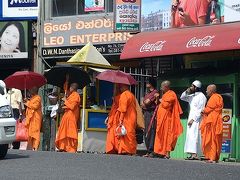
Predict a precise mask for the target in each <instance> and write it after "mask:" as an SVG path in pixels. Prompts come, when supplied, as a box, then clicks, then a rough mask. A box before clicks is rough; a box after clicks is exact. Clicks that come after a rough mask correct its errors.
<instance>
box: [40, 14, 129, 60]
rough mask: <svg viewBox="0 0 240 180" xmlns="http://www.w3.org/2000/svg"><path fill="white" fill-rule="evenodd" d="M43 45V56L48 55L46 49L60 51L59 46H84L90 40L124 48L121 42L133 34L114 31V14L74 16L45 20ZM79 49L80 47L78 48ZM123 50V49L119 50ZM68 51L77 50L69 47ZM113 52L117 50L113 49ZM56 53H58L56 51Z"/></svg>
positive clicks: (96, 43) (106, 45)
mask: <svg viewBox="0 0 240 180" xmlns="http://www.w3.org/2000/svg"><path fill="white" fill-rule="evenodd" d="M43 36H44V37H43V38H42V39H43V41H42V46H43V49H44V48H45V50H44V51H42V52H44V53H43V56H44V55H46V52H47V51H46V49H49V48H52V49H53V52H59V51H58V50H56V49H57V48H62V47H64V48H67V47H74V49H76V48H77V47H79V46H84V45H85V44H87V43H88V42H89V41H91V42H92V43H93V44H94V45H97V46H99V45H104V48H108V47H110V46H108V45H109V44H112V46H111V48H117V49H119V48H122V46H120V45H119V44H123V43H125V42H126V41H127V40H128V39H129V38H130V37H131V35H130V34H129V33H126V32H123V33H122V32H120V33H114V32H113V16H112V15H110V16H106V17H103V16H88V17H81V18H80V17H79V18H78V17H72V18H68V19H57V20H51V21H45V22H44V27H43ZM77 49H78V48H77ZM119 51H121V50H119ZM68 52H75V51H73V50H72V49H69V50H68ZM111 52H113V53H114V52H117V50H116V49H112V50H111ZM53 55H54V53H53ZM55 55H58V54H56V53H55Z"/></svg>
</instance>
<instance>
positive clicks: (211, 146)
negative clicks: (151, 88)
mask: <svg viewBox="0 0 240 180" xmlns="http://www.w3.org/2000/svg"><path fill="white" fill-rule="evenodd" d="M118 87H119V89H120V91H119V92H118V93H115V96H114V98H113V105H112V108H111V111H110V114H109V117H108V121H107V127H108V134H107V141H106V153H109V154H131V155H132V154H135V153H136V147H137V143H136V134H135V129H136V110H135V109H136V108H135V107H136V105H135V98H134V95H133V94H132V93H131V92H130V91H129V90H128V86H127V85H119V86H118ZM161 91H162V97H161V98H159V100H158V102H156V103H158V106H157V112H156V134H155V139H154V148H153V149H154V150H153V151H154V156H152V157H159V158H165V159H169V158H170V152H171V151H173V150H174V148H175V146H176V143H177V140H178V137H179V136H180V135H181V134H182V132H183V127H182V124H181V121H180V115H181V114H182V109H181V106H180V104H179V101H178V97H177V95H176V93H175V92H174V91H173V90H171V89H170V81H164V82H162V83H161ZM206 93H207V96H208V97H209V100H208V102H207V105H206V107H205V108H204V110H203V111H202V112H201V114H202V122H201V124H200V131H201V136H202V151H203V154H204V157H205V159H206V162H218V160H219V157H220V152H221V146H222V133H223V123H222V109H223V98H222V97H221V95H220V94H218V93H217V92H216V86H215V85H209V86H208V87H207V91H206ZM121 126H124V127H125V128H126V134H125V135H119V134H118V133H117V132H116V129H118V128H119V127H121ZM145 130H146V131H147V127H145Z"/></svg>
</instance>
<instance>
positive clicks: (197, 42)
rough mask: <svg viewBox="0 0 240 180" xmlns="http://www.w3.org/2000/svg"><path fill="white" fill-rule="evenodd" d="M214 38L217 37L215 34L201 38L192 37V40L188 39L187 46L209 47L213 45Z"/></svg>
mask: <svg viewBox="0 0 240 180" xmlns="http://www.w3.org/2000/svg"><path fill="white" fill-rule="evenodd" d="M213 38H215V36H205V37H204V38H199V39H198V38H196V37H193V38H192V39H190V41H188V43H187V45H186V47H187V48H191V47H193V48H197V47H208V46H211V43H212V41H213Z"/></svg>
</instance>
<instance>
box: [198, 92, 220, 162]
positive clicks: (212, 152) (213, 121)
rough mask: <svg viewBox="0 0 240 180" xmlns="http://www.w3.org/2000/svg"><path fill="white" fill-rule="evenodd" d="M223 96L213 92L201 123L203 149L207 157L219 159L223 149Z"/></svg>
mask: <svg viewBox="0 0 240 180" xmlns="http://www.w3.org/2000/svg"><path fill="white" fill-rule="evenodd" d="M222 109H223V98H222V96H221V95H220V94H216V93H215V94H213V95H212V96H211V97H210V99H209V100H208V102H207V105H206V107H205V109H204V110H203V120H202V122H201V125H200V130H201V136H202V151H203V154H204V156H205V158H207V159H210V160H212V161H218V160H219V158H220V153H221V149H222V135H223V122H222Z"/></svg>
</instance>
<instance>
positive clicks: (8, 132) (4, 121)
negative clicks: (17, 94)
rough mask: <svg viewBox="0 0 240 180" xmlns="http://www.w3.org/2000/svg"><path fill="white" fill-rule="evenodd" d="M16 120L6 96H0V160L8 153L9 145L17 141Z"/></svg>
mask: <svg viewBox="0 0 240 180" xmlns="http://www.w3.org/2000/svg"><path fill="white" fill-rule="evenodd" d="M15 138H16V120H15V119H14V118H13V112H12V108H11V106H10V105H9V102H8V101H7V99H6V98H5V96H3V95H1V94H0V159H3V158H4V157H5V156H6V154H7V151H8V144H11V143H12V142H13V141H15Z"/></svg>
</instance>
